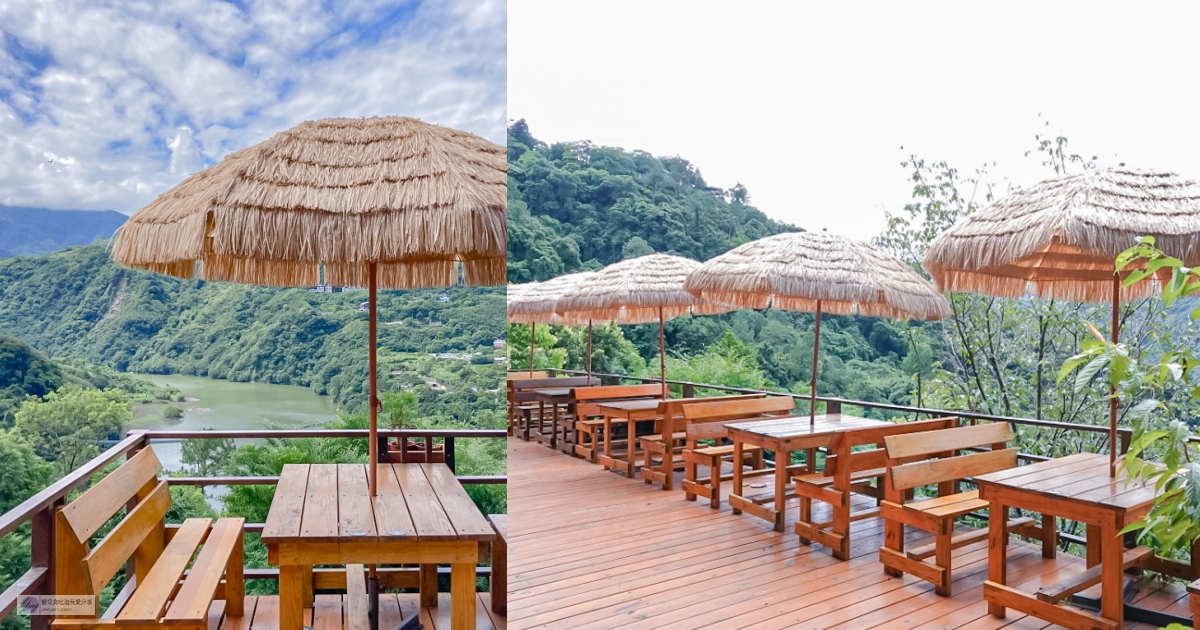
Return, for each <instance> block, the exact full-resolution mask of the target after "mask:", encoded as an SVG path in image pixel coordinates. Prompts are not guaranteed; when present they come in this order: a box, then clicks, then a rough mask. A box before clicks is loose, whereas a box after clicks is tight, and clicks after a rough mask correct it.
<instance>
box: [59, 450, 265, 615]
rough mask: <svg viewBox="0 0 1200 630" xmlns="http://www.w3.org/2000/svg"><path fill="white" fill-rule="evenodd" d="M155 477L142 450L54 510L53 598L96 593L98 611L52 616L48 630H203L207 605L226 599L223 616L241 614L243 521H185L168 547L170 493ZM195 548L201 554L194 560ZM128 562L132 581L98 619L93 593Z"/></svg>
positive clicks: (154, 465) (150, 454)
mask: <svg viewBox="0 0 1200 630" xmlns="http://www.w3.org/2000/svg"><path fill="white" fill-rule="evenodd" d="M161 471H162V465H161V464H160V463H159V461H158V457H157V456H155V454H154V451H153V449H151V448H149V447H147V448H144V449H142V450H140V451H138V453H137V454H135V455H132V456H131V457H129V459H128V460H127V461H126V462H125V463H124V464H122V465H121V466H120V467H118V468H117V469H116V470H114V471H113V472H111V473H109V475H108V476H107V477H105V478H104V479H102V480H101V481H100V482H99V483H97V484H96V485H95V486H93V487H92V488H91V489H89V490H88V491H87V492H84V493H83V494H82V495H80V497H79V498H78V499H75V500H74V501H72V502H71V503H70V504H68V505H66V506H65V507H62V508H59V510H58V512H57V514H56V515H55V528H56V529H55V539H54V540H55V542H54V562H55V593H56V594H58V595H95V596H96V599H97V610H95V611H94V613H93V614H91V615H84V616H69V617H68V616H59V617H57V618H56V619H55V620H54V627H56V628H79V629H80V630H82V629H84V628H87V629H89V630H94V629H95V628H97V627H100V626H113V627H115V626H126V625H141V626H154V627H160V626H176V627H181V628H185V629H186V630H204V629H205V628H207V626H208V609H209V607H210V606H211V605H212V603H213V600H214V599H224V600H225V614H226V615H228V616H229V617H241V616H242V614H243V600H244V598H245V582H244V577H243V567H242V561H243V550H242V529H243V526H244V524H245V521H244V519H240V518H222V519H218V520H217V522H216V524H213V522H212V519H208V518H189V519H187V520H186V521H184V522H183V524H182V525H180V526H179V528H178V529H176V530H175V531H174V536H172V537H171V538H170V540H169V541H168V540H167V536H166V526H165V522H164V517H165V516H166V513H167V510H169V509H170V508H171V492H170V490H169V489H168V487H167V481H166V480H165V479H164V480H161V481H160V480H159V479H158V473H159V472H161ZM133 503H136V505H134V506H133V507H132V508H129V509H128V510H127V514H126V515H125V517H124V518H123V519H121V521H120V522H119V523H117V525H116V526H115V527H113V528H112V530H111V531H109V533H108V535H106V536H105V537H104V539H103V540H101V541H100V542H99V543H97V544H96V546H95V548H92V547H91V545H90V540H91V538H92V536H93V535H95V534H96V532H97V531H98V530H99V529H100V528H101V527H102V526H103V525H104V524H105V523H106V522H108V521H109V519H111V518H112V517H113V516H114V515H116V514H117V513H119V512H120V510H121V509H122V508H124V507H126V506H127V505H131V504H133ZM201 544H203V545H204V548H203V549H202V550H201V551H200V553H199V555H197V554H196V550H197V549H198V548H200V545H201ZM193 557H195V561H194V562H193V560H192V559H193ZM130 558H132V559H133V560H134V562H133V567H132V571H130V574H131V579H130V581H129V582H128V584H127V586H126V588H125V589H124V590H122V592H121V594H119V595H118V596H117V598H116V600H114V603H113V605H112V606H110V607H109V609H108V610H107V611H105V612H104V615H103V617H101V615H100V611H99V609H98V607H99V595H100V592H101V591H102V590H104V587H105V586H106V585H107V584H108V583H109V582H110V581H112V579H113V577H114V576H115V575H116V573H117V572H118V571H119V570H120V569H121V567H122V566H124V565H125V564H126V561H127V560H129V559H130ZM189 564H191V569H190V570H189V569H188V565H189ZM185 572H186V573H187V576H186V578H185V577H184V573H185ZM222 578H223V579H222ZM181 579H182V580H183V582H182V584H180V580H181ZM130 585H132V588H131V587H130ZM129 591H132V592H129ZM168 602H169V605H168Z"/></svg>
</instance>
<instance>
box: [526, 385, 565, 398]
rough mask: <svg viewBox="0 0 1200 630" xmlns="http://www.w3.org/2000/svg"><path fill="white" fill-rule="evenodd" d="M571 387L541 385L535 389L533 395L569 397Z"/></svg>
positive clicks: (539, 396)
mask: <svg viewBox="0 0 1200 630" xmlns="http://www.w3.org/2000/svg"><path fill="white" fill-rule="evenodd" d="M572 389H573V388H571V387H539V388H537V389H535V390H533V395H534V396H537V397H538V398H542V397H545V398H568V397H570V396H571V390H572Z"/></svg>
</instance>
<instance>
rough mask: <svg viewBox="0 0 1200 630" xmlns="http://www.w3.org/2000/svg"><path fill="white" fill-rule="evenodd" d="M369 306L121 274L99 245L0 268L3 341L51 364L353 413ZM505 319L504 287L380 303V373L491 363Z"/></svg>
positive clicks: (355, 296)
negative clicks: (282, 393) (169, 378)
mask: <svg viewBox="0 0 1200 630" xmlns="http://www.w3.org/2000/svg"><path fill="white" fill-rule="evenodd" d="M443 294H444V296H445V298H446V301H444V302H443V301H442V297H443ZM366 297H367V296H366V292H365V291H351V292H346V293H340V292H339V293H313V292H310V291H309V290H307V289H303V288H300V289H276V288H267V287H255V286H248V285H240V284H229V283H206V282H199V281H184V280H177V279H175V278H170V277H167V276H162V275H158V274H153V273H148V272H142V271H135V270H131V269H128V268H124V267H121V266H119V265H117V264H116V263H114V262H113V261H112V259H111V258H110V257H109V255H108V253H107V251H106V250H105V248H104V246H103V245H101V244H96V245H88V246H82V247H73V248H68V249H66V250H63V251H59V252H55V253H53V254H49V255H46V256H41V257H23V258H11V259H6V260H0V330H2V331H4V332H5V334H9V335H13V336H15V337H19V338H21V339H23V340H24V341H25V342H27V343H29V344H30V345H32V346H33V347H34V348H36V349H38V350H39V351H41V352H44V353H45V354H47V355H49V356H50V357H55V358H56V357H72V358H77V359H81V360H84V361H87V362H90V363H94V364H97V365H103V366H109V367H112V368H114V369H117V370H120V371H132V372H149V373H177V374H189V375H198V376H211V377H215V378H227V379H231V380H236V381H256V382H267V383H280V384H291V385H302V386H308V387H311V388H312V389H313V390H315V391H317V392H318V393H322V394H330V395H332V396H333V397H334V399H335V401H336V402H338V403H339V404H343V405H347V406H356V405H357V404H359V403H361V402H362V401H363V399H364V398H365V396H364V393H363V392H364V391H365V382H366V373H367V371H366V367H367V366H366V339H367V316H366V313H365V312H360V311H359V305H360V303H361V302H363V301H364V300H366ZM504 311H505V299H504V289H503V288H502V287H495V288H472V287H452V288H449V289H447V290H445V291H440V290H424V291H384V292H381V293H380V299H379V314H380V321H381V322H383V325H381V326H380V327H379V340H380V352H381V359H380V361H381V368H382V369H390V368H391V366H392V365H395V364H398V363H400V362H401V360H402V358H403V355H406V354H413V353H422V354H427V353H458V354H460V355H461V354H463V353H466V352H482V353H483V355H481V356H483V357H490V356H491V353H492V351H493V350H492V342H493V340H495V339H502V338H503V337H504ZM448 360H449V359H448ZM389 361H391V362H392V363H391V364H389ZM463 364H464V365H465V362H463ZM497 378H498V377H497Z"/></svg>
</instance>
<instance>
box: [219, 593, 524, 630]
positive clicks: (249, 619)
mask: <svg viewBox="0 0 1200 630" xmlns="http://www.w3.org/2000/svg"><path fill="white" fill-rule="evenodd" d="M344 598H345V595H324V594H322V595H317V596H316V602H315V605H314V608H305V609H304V623H305V625H307V626H310V627H312V628H313V629H314V630H342V629H343V628H345V627H346V626H345V618H344V615H343V609H344V606H345V602H344V601H343V600H344ZM476 598H477V599H476V601H475V608H476V618H477V619H476V626H475V627H476V628H477V630H507V628H508V626H507V620H506V619H505V618H504V616H502V615H495V614H494V613H491V610H490V609H491V602H490V600H489V599H488V594H487V593H476ZM218 603H220V602H218ZM245 606H246V615H245V616H244V617H240V618H232V617H224V616H223V615H222V614H221V609H220V608H219V607H218V606H217V605H216V604H214V606H213V611H212V613H211V615H212V616H211V617H210V626H209V627H210V628H211V629H212V630H279V596H277V595H262V596H257V597H256V596H248V597H246V604H245ZM450 613H451V608H450V594H449V593H441V594H440V596H439V599H438V605H437V606H436V607H433V608H422V607H421V606H420V603H419V596H418V595H417V594H416V593H401V594H394V593H381V594H380V595H379V628H380V630H391V628H395V627H396V626H397V625H399V623H400V622H401V621H403V620H405V619H408V618H409V617H411V616H413V615H420V617H421V624H422V625H424V626H425V628H426V630H449V628H450ZM218 621H219V623H220V625H219V626H215V625H211V624H213V623H217V622H218Z"/></svg>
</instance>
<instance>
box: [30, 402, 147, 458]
mask: <svg viewBox="0 0 1200 630" xmlns="http://www.w3.org/2000/svg"><path fill="white" fill-rule="evenodd" d="M132 419H133V412H132V411H131V406H130V404H129V401H128V397H127V396H126V394H125V392H122V391H120V390H114V389H106V390H97V389H79V388H76V387H74V386H69V387H64V388H62V389H60V390H59V391H55V392H50V393H49V394H46V396H45V397H44V398H41V399H38V398H27V399H25V402H23V403H21V407H20V409H18V410H17V413H16V424H15V426H14V430H15V431H16V432H17V433H18V434H20V435H21V436H22V437H24V438H25V439H26V440H28V441H29V443H30V444H32V445H33V448H34V451H35V452H36V453H37V454H38V456H39V457H41V458H42V459H45V460H48V461H53V462H54V463H55V466H56V467H57V469H58V473H59V474H60V475H63V474H66V473H68V472H70V471H72V470H75V469H76V468H78V467H79V466H81V465H82V464H83V463H85V462H87V461H88V460H89V459H92V458H93V457H95V456H96V455H99V454H100V448H99V447H98V446H96V444H95V442H96V441H98V440H115V439H119V438H120V435H121V426H122V425H123V424H124V423H126V422H129V421H130V420H132Z"/></svg>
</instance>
